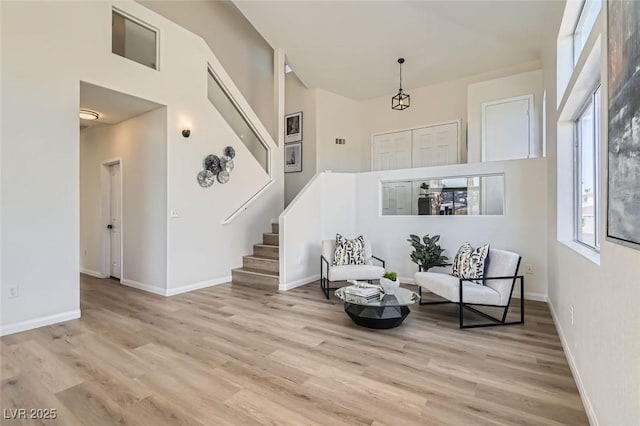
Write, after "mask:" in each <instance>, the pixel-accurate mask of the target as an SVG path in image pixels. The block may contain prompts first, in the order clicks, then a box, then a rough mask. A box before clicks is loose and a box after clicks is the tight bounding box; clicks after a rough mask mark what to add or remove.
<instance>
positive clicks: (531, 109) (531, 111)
mask: <svg viewBox="0 0 640 426" xmlns="http://www.w3.org/2000/svg"><path fill="white" fill-rule="evenodd" d="M521 100H527V101H528V103H529V105H528V107H527V117H528V118H529V143H528V144H527V145H528V147H527V151H528V153H527V158H531V145H532V144H533V141H534V140H535V127H536V124H537V123H534V121H535V120H534V118H535V117H536V110H535V98H534V96H533V94H529V95H522V96H514V97H511V98H504V99H497V100H495V101H487V102H483V103H482V104H481V105H480V109H481V114H480V125H481V127H482V132H481V139H480V161H482V162H486V161H487V160H486V157H487V126H486V123H485V120H486V110H487V107H489V106H493V105H499V104H506V103H509V102H515V101H521Z"/></svg>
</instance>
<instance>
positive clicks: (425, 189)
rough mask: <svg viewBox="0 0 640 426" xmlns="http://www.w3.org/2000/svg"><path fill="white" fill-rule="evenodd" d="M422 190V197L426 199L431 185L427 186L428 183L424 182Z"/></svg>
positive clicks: (421, 186) (421, 185)
mask: <svg viewBox="0 0 640 426" xmlns="http://www.w3.org/2000/svg"><path fill="white" fill-rule="evenodd" d="M420 189H421V190H422V193H421V194H420V195H422V196H423V197H426V196H427V194H428V193H429V184H427V182H422V183H421V184H420Z"/></svg>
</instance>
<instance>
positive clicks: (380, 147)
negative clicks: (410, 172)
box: [373, 131, 411, 170]
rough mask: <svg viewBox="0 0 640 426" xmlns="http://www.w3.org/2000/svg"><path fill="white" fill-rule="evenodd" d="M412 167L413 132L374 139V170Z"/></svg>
mask: <svg viewBox="0 0 640 426" xmlns="http://www.w3.org/2000/svg"><path fill="white" fill-rule="evenodd" d="M410 167H411V131H404V132H396V133H387V134H384V135H376V136H374V137H373V170H391V169H408V168H410Z"/></svg>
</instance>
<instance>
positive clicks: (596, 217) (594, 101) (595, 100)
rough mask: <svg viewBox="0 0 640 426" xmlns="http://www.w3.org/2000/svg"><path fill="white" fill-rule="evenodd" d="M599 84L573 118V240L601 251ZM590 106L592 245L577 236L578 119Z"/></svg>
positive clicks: (579, 205) (580, 168)
mask: <svg viewBox="0 0 640 426" xmlns="http://www.w3.org/2000/svg"><path fill="white" fill-rule="evenodd" d="M601 88H602V83H601V82H600V81H598V83H597V84H596V85H595V86H594V87H593V88H592V89H591V90H590V91H589V95H588V96H587V98H586V99H585V101H584V103H583V104H582V106H581V107H580V109H578V112H577V114H576V117H575V119H574V143H573V145H574V156H573V158H574V160H573V179H574V185H573V196H574V200H573V210H574V212H573V222H574V229H573V240H574V241H575V242H576V243H578V244H580V245H582V246H584V247H586V248H588V249H589V250H593V251H595V252H597V253H600V243H601V241H600V225H601V211H600V204H601V203H600V201H601V200H600V197H601V190H600V172H601V167H602V150H601V148H602V135H601V130H602V114H601V111H602V108H601V105H600V102H601V99H602V91H601ZM589 106H593V112H592V119H593V126H592V132H593V135H592V136H593V141H594V142H593V159H594V161H593V176H594V182H593V222H594V223H593V226H594V231H593V232H594V235H593V237H594V239H593V241H594V244H593V245H591V244H588V243H586V242H584V241H583V240H582V239H580V234H581V230H582V226H581V224H582V201H581V199H582V171H583V166H584V165H583V163H582V152H583V151H582V144H581V131H580V119H581V118H582V116H583V114H584V112H585V111H586V110H587V109H588V108H589Z"/></svg>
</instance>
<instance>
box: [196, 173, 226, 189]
mask: <svg viewBox="0 0 640 426" xmlns="http://www.w3.org/2000/svg"><path fill="white" fill-rule="evenodd" d="M218 179H219V177H218ZM227 180H228V178H227ZM215 181H216V175H215V174H214V173H213V172H212V171H211V170H203V171H201V172H200V173H198V183H199V184H200V186H201V187H203V188H208V187H210V186H211V185H213V183H214V182H215Z"/></svg>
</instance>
